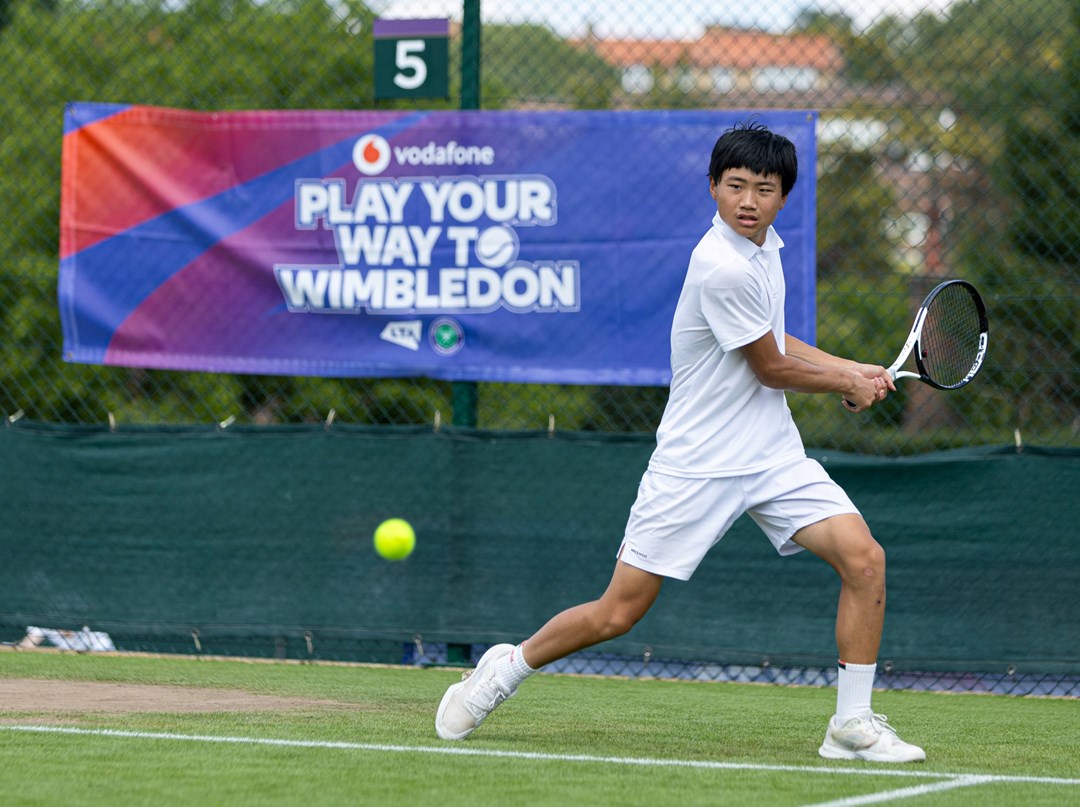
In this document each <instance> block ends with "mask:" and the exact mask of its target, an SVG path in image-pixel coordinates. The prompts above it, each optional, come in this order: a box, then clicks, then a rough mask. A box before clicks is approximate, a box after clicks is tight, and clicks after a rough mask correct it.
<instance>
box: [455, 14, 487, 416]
mask: <svg viewBox="0 0 1080 807" xmlns="http://www.w3.org/2000/svg"><path fill="white" fill-rule="evenodd" d="M461 108H462V109H479V108H480V0H465V7H464V10H463V13H462V20H461ZM476 401H477V392H476V382H475V381H455V382H454V384H453V391H452V395H451V405H452V406H453V411H454V417H453V421H454V425H455V426H468V427H470V428H475V427H476Z"/></svg>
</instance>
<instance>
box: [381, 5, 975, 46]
mask: <svg viewBox="0 0 1080 807" xmlns="http://www.w3.org/2000/svg"><path fill="white" fill-rule="evenodd" d="M963 2H970V0H756V1H755V0H751V1H750V2H747V0H481V13H482V17H483V20H484V22H489V23H511V24H519V23H526V22H529V23H541V24H545V25H548V26H550V27H551V28H552V29H553V30H555V31H556V32H557V33H558V34H560V35H561V36H564V37H573V36H582V35H584V34H585V33H586V32H587V31H588V28H589V25H590V24H591V25H592V27H593V32H594V33H595V34H596V35H597V36H601V37H607V36H611V37H620V38H622V37H634V38H646V37H656V38H667V37H671V38H684V37H694V36H697V35H699V34H700V33H701V32H702V30H703V29H704V27H705V25H709V24H720V25H724V26H730V27H737V28H754V29H758V30H765V31H772V32H776V33H779V32H782V31H786V30H787V29H789V28H790V27H791V26H792V24H793V23H794V22H795V20H796V18H797V17H798V15H799V13H800V12H801V11H802V10H803V9H805V8H806V7H807V6H809V5H813V6H815V7H816V8H817V9H819V10H821V11H826V12H829V13H834V12H842V13H845V14H847V15H848V16H849V17H851V19H852V20H853V21H854V23H855V26H856V28H858V29H860V30H861V29H864V28H866V27H868V26H870V25H871V24H872V23H873V22H874V21H875V20H877V19H878V18H879V17H881V16H883V15H886V14H891V15H895V16H901V17H911V16H914V15H915V14H916V13H919V12H921V11H930V12H932V13H935V14H939V15H941V14H944V13H945V12H946V11H947V10H948V8H949V7H950V6H953V5H956V4H959V3H963ZM368 5H369V7H371V8H372V9H373V10H374V11H375V12H376V13H377V14H379V15H380V16H384V17H412V18H424V17H450V18H452V19H460V18H461V8H462V0H374V1H373V2H369V4H368Z"/></svg>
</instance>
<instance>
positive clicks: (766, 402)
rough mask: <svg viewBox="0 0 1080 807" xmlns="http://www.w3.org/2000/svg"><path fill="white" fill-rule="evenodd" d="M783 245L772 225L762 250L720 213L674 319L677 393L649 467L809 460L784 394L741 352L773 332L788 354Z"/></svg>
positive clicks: (748, 467) (753, 467)
mask: <svg viewBox="0 0 1080 807" xmlns="http://www.w3.org/2000/svg"><path fill="white" fill-rule="evenodd" d="M783 245H784V242H783V241H781V240H780V236H779V235H778V234H777V233H776V231H775V230H774V229H773V228H772V227H769V229H768V231H767V233H766V236H765V243H764V245H763V246H761V247H758V246H757V245H756V244H755V243H754V242H753V241H751V240H750V239H749V238H745V237H744V236H741V235H739V234H738V233H736V232H735V231H734V230H733V229H731V227H729V226H728V225H727V224H725V223H724V222H723V220H721V218H720V215H719V213H717V214H716V216H714V217H713V226H712V228H711V229H710V230H709V231H708V232H707V233H705V235H704V237H703V238H702V239H701V241H699V242H698V245H697V247H695V248H694V252H693V254H692V255H691V256H690V266H689V268H688V269H687V271H686V280H685V281H684V283H683V289H682V294H681V295H680V296H679V303H678V306H677V307H676V309H675V318H674V321H673V322H672V325H671V371H672V378H671V392H670V395H669V397H668V402H667V407H666V408H665V409H664V416H663V418H662V419H661V421H660V426H659V428H658V430H657V432H656V443H657V445H656V450H655V451H654V452H653V455H652V459H651V460H650V461H649V469H650V470H652V471H657V472H659V473H663V474H669V475H671V476H681V477H692V478H707V477H721V476H738V475H742V474H750V473H756V472H758V471H762V470H765V469H767V468H770V467H772V466H775V465H779V464H781V463H784V462H787V461H789V460H792V459H796V458H799V457H805V456H806V452H805V450H804V448H803V444H802V438H801V437H800V435H799V431H798V429H797V428H796V426H795V421H794V420H793V419H792V417H791V410H790V409H788V405H787V400H786V399H785V397H784V392H783V390H775V389H769V388H768V387H766V386H764V385H763V384H762V383H761V382H760V381H758V379H757V376H756V375H754V371H753V370H751V369H750V365H749V364H748V363H747V362H746V359H744V358H743V356H742V353H741V352H740V351H739V350H737V348H739V347H742V346H743V345H747V344H749V343H750V342H753V341H754V340H755V339H758V338H760V337H761V336H764V335H765V334H767V333H769V332H770V331H771V332H772V334H773V336H774V338H775V339H776V344H777V345H778V347H779V348H780V352H784V274H783V269H782V267H781V265H780V248H781V247H782V246H783Z"/></svg>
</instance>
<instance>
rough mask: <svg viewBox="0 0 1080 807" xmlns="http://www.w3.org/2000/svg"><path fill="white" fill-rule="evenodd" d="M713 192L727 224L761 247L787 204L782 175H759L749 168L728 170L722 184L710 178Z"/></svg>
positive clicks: (718, 208) (717, 208) (710, 186)
mask: <svg viewBox="0 0 1080 807" xmlns="http://www.w3.org/2000/svg"><path fill="white" fill-rule="evenodd" d="M709 193H710V194H711V195H712V198H713V199H715V200H716V210H717V212H719V213H720V218H721V219H722V220H723V221H724V223H725V224H727V225H728V226H729V227H731V229H733V230H734V231H735V232H737V233H738V234H739V235H743V236H746V237H747V238H749V239H750V240H751V241H753V242H754V243H755V244H757V245H758V246H759V247H760V246H761V245H762V244H764V243H765V234H766V231H767V230H768V229H769V225H770V224H772V223H773V222H774V221H776V215H777V214H778V213H779V212H780V211H781V210H782V209H783V207H784V202H786V201H787V197H786V196H784V195H783V194H781V192H780V177H779V176H778V175H776V174H768V175H762V174H755V173H754V172H753V171H750V170H748V169H746V168H726V169H724V173H723V174H721V175H720V180H719V181H715V180H713V179H712V178H711V177H710V178H709Z"/></svg>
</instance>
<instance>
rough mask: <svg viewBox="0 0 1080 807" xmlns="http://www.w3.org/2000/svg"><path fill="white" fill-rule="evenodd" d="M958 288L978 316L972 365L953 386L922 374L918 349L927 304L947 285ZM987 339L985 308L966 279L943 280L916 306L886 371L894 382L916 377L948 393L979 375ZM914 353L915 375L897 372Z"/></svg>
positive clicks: (924, 370)
mask: <svg viewBox="0 0 1080 807" xmlns="http://www.w3.org/2000/svg"><path fill="white" fill-rule="evenodd" d="M958 284H959V285H961V286H963V287H964V289H965V290H966V291H967V292H968V294H970V295H971V299H972V300H974V301H975V309H976V311H977V312H978V315H979V349H978V350H977V351H976V353H975V360H974V362H972V365H971V369H970V370H968V373H967V375H966V376H964V377H963V378H962V379H961V380H960V381H959V382H957V383H956V384H941V383H939V382H937V381H935V380H934V379H932V378H931V377H930V376H929V374H928V373H927V372H926V367H925V365H923V361H922V349H921V346H920V344H919V341H920V340H921V338H922V329H923V323H924V322H925V321H926V315H927V312H928V311H929V309H930V304H931V303H932V302H933V301H934V298H935V297H937V296H938V294H940V293H941V291H942V290H943V289H945V288H948V287H949V286H954V285H958ZM988 336H989V320H988V319H987V316H986V305H985V303H983V300H982V297H981V296H980V295H979V292H978V290H976V288H975V287H974V286H973V285H971V284H970V283H968V282H967V281H966V280H946V281H945V282H944V283H940V284H938V285H937V286H935V287H934V288H933V289H932V290H931V291H930V293H929V294H928V295H926V299H925V300H923V301H922V305H920V306H919V310H918V312H916V314H915V322H914V323H913V324H912V326H911V331H910V332H909V333H908V337H907V340H906V341H905V342H904V347H903V348H902V349H901V350H900V353H899V355H898V356H897V357H896V361H894V362H893V363H892V364H891V365H890V366H889V368H888V369H887V370H886V372H888V374H889V375H890V376H892V378H893V380H894V381H895V380H896V379H897V378H917V379H919V380H920V381H922V382H923V383H924V384H929V385H930V386H931V387H934V388H935V389H942V390H950V389H959V388H960V387H962V386H964V385H965V384H967V383H968V382H969V381H971V379H973V378H974V377H975V374H976V373H978V372H979V368H981V367H982V363H983V359H984V358H985V357H986V345H987V339H988ZM912 352H914V353H915V366H916V368H917V369H918V372H915V373H913V372H911V371H910V370H901V369H900V368H901V367H902V366H903V364H904V362H906V361H907V360H908V357H909V356H910V355H911V354H912Z"/></svg>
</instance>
